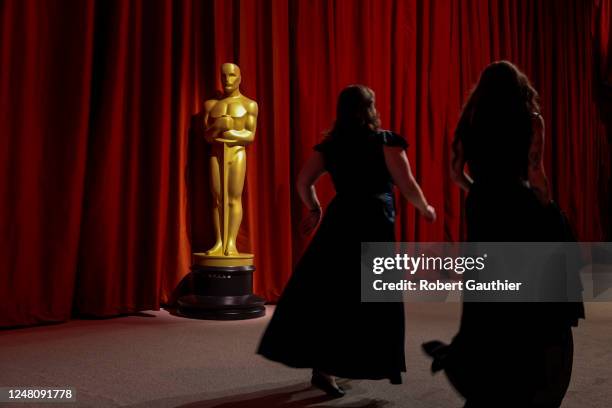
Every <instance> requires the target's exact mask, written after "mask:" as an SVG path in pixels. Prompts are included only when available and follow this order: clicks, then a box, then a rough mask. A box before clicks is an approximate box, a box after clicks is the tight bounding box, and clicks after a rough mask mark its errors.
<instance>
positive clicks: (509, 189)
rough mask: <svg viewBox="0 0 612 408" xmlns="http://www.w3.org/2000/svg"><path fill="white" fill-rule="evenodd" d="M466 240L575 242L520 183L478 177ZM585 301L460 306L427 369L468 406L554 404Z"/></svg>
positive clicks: (554, 211)
mask: <svg viewBox="0 0 612 408" xmlns="http://www.w3.org/2000/svg"><path fill="white" fill-rule="evenodd" d="M466 221H467V233H468V241H474V242H536V241H538V242H560V241H569V240H572V239H573V237H572V234H571V230H570V229H569V227H568V223H567V219H566V218H565V216H564V215H563V213H562V212H561V211H560V209H559V208H558V207H557V206H556V205H555V204H554V203H550V204H549V205H542V204H541V203H540V202H539V201H538V200H537V198H536V196H535V194H534V192H533V191H532V190H531V189H530V188H529V187H528V186H527V185H526V184H525V183H524V182H521V181H520V179H516V178H514V179H510V178H509V179H504V178H500V177H494V178H493V177H492V178H485V177H480V178H477V179H475V182H474V184H473V185H472V187H471V188H470V191H469V194H468V196H467V199H466ZM583 317H584V308H583V305H582V303H581V302H580V303H576V302H574V303H469V302H466V303H464V304H463V314H462V318H461V326H460V329H459V332H458V334H457V335H456V336H455V337H454V338H453V341H452V343H451V344H450V345H448V346H447V345H443V344H441V343H437V342H432V343H429V344H425V345H424V348H425V350H426V351H427V352H428V353H429V354H430V355H432V357H434V362H433V364H432V370H433V371H434V372H435V371H438V370H445V372H446V374H447V376H448V378H449V380H450V381H451V383H452V384H453V385H454V386H455V388H456V389H457V390H458V391H459V392H460V393H461V394H462V395H463V396H464V397H465V398H466V400H467V404H466V408H467V407H469V408H472V407H496V408H502V407H508V408H509V407H513V408H515V407H521V408H527V407H547V408H549V407H558V406H559V405H560V404H561V401H562V400H563V397H564V396H565V392H566V390H567V387H568V385H569V381H570V377H571V370H572V360H573V342H572V331H571V327H572V326H577V324H578V320H579V319H580V318H583Z"/></svg>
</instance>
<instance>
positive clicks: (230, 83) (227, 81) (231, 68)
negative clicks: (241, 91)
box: [221, 62, 242, 94]
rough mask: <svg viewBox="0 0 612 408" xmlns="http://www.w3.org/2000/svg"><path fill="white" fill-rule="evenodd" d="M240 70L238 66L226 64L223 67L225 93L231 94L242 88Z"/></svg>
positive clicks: (222, 76) (222, 78) (222, 80)
mask: <svg viewBox="0 0 612 408" xmlns="http://www.w3.org/2000/svg"><path fill="white" fill-rule="evenodd" d="M241 78H242V77H241V76H240V68H239V67H238V65H236V64H232V63H231V62H226V63H225V64H223V65H221V85H222V86H223V92H225V93H226V94H230V93H232V92H234V91H236V90H238V88H239V87H240V80H241Z"/></svg>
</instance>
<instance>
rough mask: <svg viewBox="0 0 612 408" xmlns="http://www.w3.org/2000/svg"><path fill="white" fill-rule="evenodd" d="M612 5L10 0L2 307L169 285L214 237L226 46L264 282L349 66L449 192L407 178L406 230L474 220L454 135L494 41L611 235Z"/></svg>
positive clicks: (285, 266) (62, 310)
mask: <svg viewBox="0 0 612 408" xmlns="http://www.w3.org/2000/svg"><path fill="white" fill-rule="evenodd" d="M611 19H612V10H611V7H610V0H589V1H580V0H560V1H559V0H542V1H531V0H515V1H503V0H439V1H425V0H405V1H404V0H316V1H289V0H270V1H265V2H264V1H256V0H232V1H227V0H210V1H205V2H203V1H196V0H184V1H170V0H146V1H144V0H131V1H120V0H99V1H98V0H95V1H94V0H83V1H81V0H63V1H60V0H47V1H35V0H0V22H1V26H0V35H1V38H0V104H1V106H3V109H1V110H0V141H1V143H2V149H0V166H1V170H2V172H1V173H0V193H1V194H2V197H3V199H2V202H1V204H0V229H1V230H2V235H1V236H0V240H1V241H0V277H1V278H2V281H1V282H0V326H3V327H6V326H20V325H30V324H37V323H43V322H52V321H64V320H67V319H69V318H70V317H71V316H112V315H116V314H121V313H129V312H134V311H138V310H145V309H157V308H159V307H160V305H161V304H163V303H164V302H167V301H168V299H169V298H170V296H171V293H172V291H173V289H174V288H175V287H176V285H177V284H178V282H179V281H180V280H181V279H182V278H183V277H184V276H185V275H186V274H187V273H188V272H189V265H190V257H191V253H192V252H193V251H200V250H205V249H207V247H208V246H209V245H211V244H212V238H213V237H212V231H211V220H210V218H209V217H210V215H209V213H210V211H209V210H210V192H209V184H208V183H209V181H208V167H207V154H208V150H207V149H208V147H207V146H206V144H205V143H204V140H203V136H202V131H203V129H202V107H203V103H204V101H205V100H206V99H208V98H211V97H212V96H213V95H214V94H215V90H216V89H218V88H219V82H218V81H219V80H218V68H219V65H220V64H221V63H223V62H228V61H231V62H236V63H237V64H239V65H240V67H241V70H242V74H243V86H242V89H243V92H244V93H245V94H246V95H247V96H249V97H251V98H253V99H255V100H256V101H257V102H258V103H259V108H260V109H259V112H260V113H259V118H258V126H257V134H256V138H255V143H254V144H253V145H251V146H250V147H248V149H247V156H248V159H247V160H248V166H247V173H248V174H247V182H246V187H245V192H244V196H243V206H244V209H245V216H244V219H243V224H242V227H241V231H240V236H239V242H238V244H239V249H241V250H242V251H250V252H253V253H254V254H255V263H256V268H257V270H256V272H255V282H254V288H255V291H256V292H257V293H258V294H260V295H262V296H264V297H265V298H266V299H268V300H270V301H274V300H276V299H278V296H279V295H280V293H281V292H282V289H283V287H284V285H285V283H286V281H287V279H288V278H289V276H290V274H291V271H292V266H293V265H294V264H295V262H296V261H297V259H299V256H300V254H301V253H302V251H303V250H304V248H305V245H306V244H307V243H308V238H307V237H303V236H301V235H300V233H299V231H298V226H299V221H300V219H301V217H303V216H304V215H305V214H306V211H305V209H304V208H303V206H302V205H301V204H300V201H299V198H298V196H297V193H296V191H295V188H294V182H295V180H296V177H297V174H298V172H299V169H300V168H301V166H302V164H303V163H304V162H305V160H306V159H307V158H308V156H309V155H310V154H312V146H313V145H314V144H316V143H317V142H318V141H320V140H321V138H322V136H323V132H324V131H325V129H327V128H329V127H330V126H331V125H332V121H333V118H334V113H335V112H334V111H335V99H336V96H337V94H338V92H339V91H340V90H341V89H342V88H343V87H344V86H346V85H349V84H351V83H365V84H367V85H369V86H370V87H372V88H373V89H374V90H375V92H376V100H377V106H378V108H379V111H380V115H381V119H382V123H383V126H384V127H386V128H390V129H392V130H394V131H396V132H399V133H401V134H403V135H404V136H405V137H406V138H407V140H408V141H409V143H410V147H409V150H408V156H409V159H410V161H411V164H412V167H413V170H414V172H415V174H416V177H417V179H418V180H419V182H420V183H421V185H422V186H423V189H424V191H425V193H426V195H427V197H428V199H429V200H430V201H431V203H432V204H433V205H434V206H435V207H436V208H437V210H438V214H439V220H438V221H437V222H436V223H435V224H427V223H425V222H424V221H423V220H422V219H421V218H420V217H419V216H417V214H416V212H415V210H414V209H413V208H412V207H410V206H409V205H407V204H406V203H405V202H404V200H403V199H401V198H400V197H397V204H398V225H397V228H398V233H399V236H400V238H401V239H402V240H408V241H412V240H421V241H446V240H450V241H456V240H460V239H461V238H462V236H463V222H462V208H463V207H462V206H463V196H462V194H461V193H460V191H459V189H458V188H457V187H456V186H455V185H453V183H452V181H451V180H450V176H449V169H448V162H449V146H450V143H451V140H452V138H453V131H454V126H455V123H456V120H457V118H458V116H459V112H460V109H461V106H462V103H463V101H464V99H465V97H466V96H467V94H468V92H469V91H470V89H471V88H472V86H473V85H474V83H475V81H477V79H478V75H479V73H480V71H481V70H482V69H483V68H484V67H485V66H486V65H487V64H488V63H489V62H491V61H494V60H496V59H509V60H511V61H513V62H515V63H516V64H517V65H518V66H519V67H520V68H521V69H523V70H524V71H525V72H526V73H527V74H528V75H529V77H530V78H531V79H532V81H533V83H534V85H535V87H536V88H537V89H538V91H539V93H540V96H541V104H542V110H543V115H544V118H545V121H546V131H547V136H546V165H547V170H548V173H549V177H550V179H551V182H552V186H553V192H554V196H555V199H556V200H558V201H559V203H560V204H561V206H562V207H563V208H564V209H565V210H566V211H567V213H568V215H569V217H570V219H571V221H572V223H573V225H574V226H575V228H576V231H577V233H578V236H579V237H580V239H582V240H601V239H604V238H605V237H606V233H609V228H610V227H609V226H610V216H609V213H610V211H609V202H610V201H609V200H608V199H607V198H606V197H610V192H611V189H610V155H611V151H610V140H609V139H608V138H607V137H606V126H605V120H604V119H606V117H607V114H606V113H605V112H606V111H605V110H604V109H603V102H602V101H603V100H604V98H602V97H601V96H602V94H603V92H601V90H603V89H606V88H605V86H602V84H608V86H609V84H610V83H612V81H611V79H610V78H612V74H611V72H612V69H611V67H612V64H611V63H610V61H611V58H612V57H611V56H610V55H611V53H610V51H611V50H612V41H611V40H610V38H611V34H610V31H611V30H610V21H612V20H611ZM608 130H609V128H608ZM318 191H319V195H320V197H321V199H322V201H323V203H324V204H326V203H327V202H329V200H330V198H331V197H332V196H333V188H332V186H331V182H330V180H329V178H328V177H324V179H323V180H322V181H321V183H319V185H318ZM356 222H358V220H356ZM338 256H344V254H338Z"/></svg>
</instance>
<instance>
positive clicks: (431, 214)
mask: <svg viewBox="0 0 612 408" xmlns="http://www.w3.org/2000/svg"><path fill="white" fill-rule="evenodd" d="M421 214H422V215H423V218H425V221H427V222H434V221H435V220H436V218H437V216H436V209H435V208H433V207H432V206H431V205H428V206H427V207H425V210H424V211H422V212H421Z"/></svg>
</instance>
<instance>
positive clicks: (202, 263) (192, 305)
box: [178, 253, 266, 320]
mask: <svg viewBox="0 0 612 408" xmlns="http://www.w3.org/2000/svg"><path fill="white" fill-rule="evenodd" d="M253 271H255V266H254V265H253V255H252V254H239V255H234V256H209V255H205V254H204V253H195V254H193V265H192V266H191V275H192V276H191V280H192V282H193V285H192V287H193V290H192V293H190V294H188V295H184V296H181V297H180V298H179V299H178V313H179V314H180V315H182V316H185V317H192V318H196V319H211V320H239V319H252V318H256V317H261V316H264V315H265V314H266V309H265V307H264V303H265V301H264V299H262V298H260V297H259V296H255V295H254V294H253Z"/></svg>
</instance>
